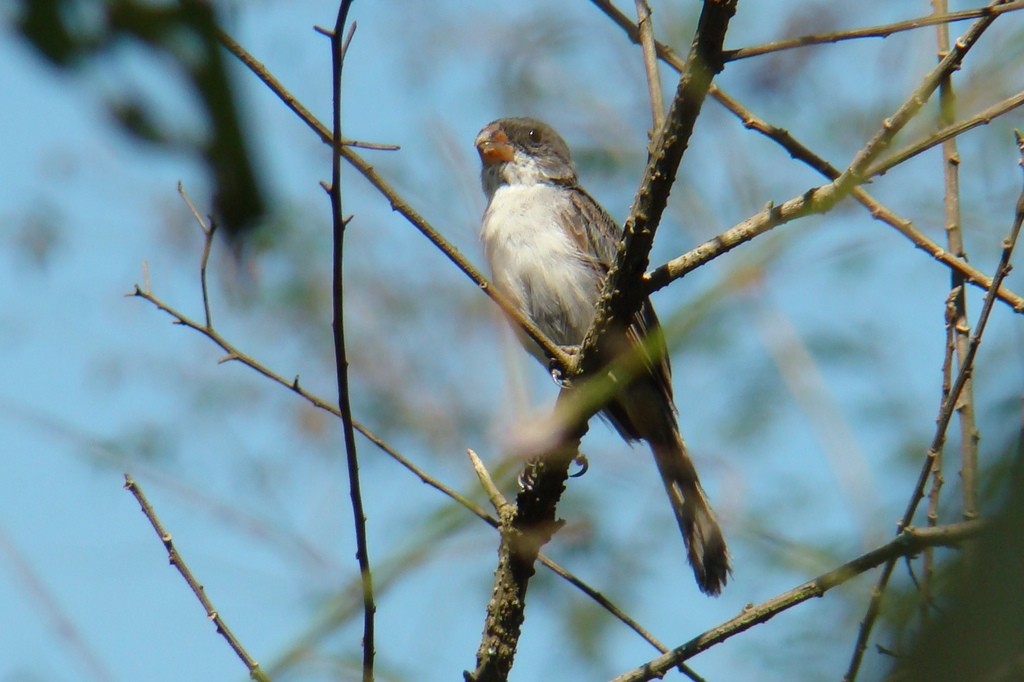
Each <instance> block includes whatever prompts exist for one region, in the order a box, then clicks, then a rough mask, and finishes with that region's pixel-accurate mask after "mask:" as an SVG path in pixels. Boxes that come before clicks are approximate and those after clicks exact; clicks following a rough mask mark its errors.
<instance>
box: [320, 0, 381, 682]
mask: <svg viewBox="0 0 1024 682" xmlns="http://www.w3.org/2000/svg"><path fill="white" fill-rule="evenodd" d="M351 8H352V0H340V3H339V4H338V14H337V17H336V19H335V22H334V30H333V31H331V32H329V33H328V37H329V38H330V41H331V84H332V87H331V102H332V106H331V112H332V122H331V132H332V134H331V143H332V144H331V147H332V150H333V153H332V154H331V185H330V187H329V194H330V198H331V232H332V235H331V237H332V239H331V241H332V244H333V249H332V258H331V261H332V266H333V277H332V286H331V290H332V296H331V298H332V308H333V315H334V323H333V325H332V328H333V331H334V366H335V372H336V376H335V379H336V381H337V386H338V407H339V409H340V411H341V424H342V429H343V431H344V434H345V464H346V468H347V470H348V487H349V498H350V499H351V502H352V522H353V525H354V526H355V534H356V561H357V562H358V564H359V579H360V582H361V583H362V595H363V639H362V649H363V674H362V677H363V682H372V681H373V658H374V655H375V654H376V651H375V646H374V641H375V638H374V631H375V621H374V614H375V613H376V611H377V606H376V604H375V603H374V599H373V572H372V570H371V568H370V550H369V546H368V543H367V539H366V512H365V511H364V509H363V493H362V489H361V486H360V484H359V456H358V453H357V452H356V435H355V429H354V426H353V423H352V404H351V400H350V396H349V382H348V355H347V354H346V351H345V280H344V254H345V227H346V225H347V224H348V220H346V219H345V217H344V212H343V210H342V196H341V150H342V149H344V146H343V145H342V137H341V76H342V71H343V70H344V66H345V52H346V50H347V48H348V45H349V41H350V40H351V39H352V35H353V32H354V30H355V27H356V26H355V24H352V27H351V29H350V31H349V34H348V36H344V35H343V34H344V32H345V26H346V22H347V20H348V13H349V10H350V9H351Z"/></svg>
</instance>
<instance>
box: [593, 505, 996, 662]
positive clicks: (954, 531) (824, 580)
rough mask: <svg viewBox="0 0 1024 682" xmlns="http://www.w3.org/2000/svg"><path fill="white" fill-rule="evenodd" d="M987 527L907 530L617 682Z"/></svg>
mask: <svg viewBox="0 0 1024 682" xmlns="http://www.w3.org/2000/svg"><path fill="white" fill-rule="evenodd" d="M985 527H986V526H985V524H984V523H983V522H981V521H964V522H961V523H954V524H949V525H946V526H938V527H936V528H911V527H907V528H904V529H903V531H902V532H901V533H900V534H899V535H897V536H896V537H895V538H894V539H892V540H890V541H889V542H887V543H886V544H884V545H881V546H880V547H877V548H875V549H873V550H871V551H870V552H867V553H865V554H862V555H861V556H859V557H857V558H856V559H854V560H852V561H849V562H847V563H845V564H843V565H842V566H839V567H837V568H834V569H832V570H831V571H828V572H827V573H822V574H821V575H819V576H818V577H817V578H814V579H812V580H808V581H807V582H805V583H803V584H802V585H798V586H797V587H794V588H793V589H791V590H789V591H787V592H784V593H782V594H780V595H778V596H776V597H772V598H771V599H769V600H768V601H765V602H762V603H761V604H759V605H757V606H748V607H746V608H744V609H743V612H742V613H740V615H738V616H736V617H735V618H732V619H730V620H727V621H726V622H724V623H722V624H721V625H718V626H717V627H714V628H712V629H710V630H708V631H707V632H704V633H703V634H701V635H699V636H697V637H695V638H693V639H691V640H690V641H689V642H686V643H685V644H683V645H681V646H679V647H676V648H675V649H672V651H670V652H668V653H667V654H665V655H663V656H659V657H658V658H655V659H653V660H651V661H648V662H647V663H645V664H644V665H642V666H640V667H639V668H636V669H635V670H631V671H629V672H627V673H624V674H622V675H619V676H618V677H616V678H614V679H613V680H612V682H645V681H646V680H652V679H655V678H660V677H662V676H663V675H664V674H665V673H667V672H668V671H670V670H671V669H672V668H674V667H675V666H676V665H678V664H679V663H681V662H683V661H686V660H688V659H690V658H693V657H694V656H696V655H697V654H699V653H701V652H702V651H706V650H707V649H710V648H711V647H712V646H715V645H716V644H720V643H721V642H724V641H725V640H727V639H729V638H730V637H733V636H735V635H738V634H739V633H741V632H743V631H744V630H748V629H750V628H752V627H753V626H755V625H758V624H760V623H764V622H765V621H767V620H770V619H771V618H773V617H775V616H777V615H778V614H780V613H782V612H783V611H786V610H787V609H790V608H792V607H794V606H796V605H797V604H801V603H803V602H805V601H807V600H808V599H812V598H814V597H821V596H823V595H824V594H825V593H826V592H828V591H829V590H831V589H832V588H834V587H837V586H839V585H842V584H843V583H845V582H846V581H848V580H850V579H851V578H855V577H857V576H858V575H860V574H862V573H864V572H866V571H869V570H871V569H872V568H874V567H876V566H878V565H879V564H881V563H883V562H885V561H891V560H895V559H898V558H899V557H902V556H909V555H912V554H916V553H917V552H920V551H921V550H922V549H923V548H925V547H938V546H941V547H955V546H957V545H959V544H961V543H963V542H964V541H965V540H968V539H970V538H973V537H975V536H976V535H978V534H979V533H980V532H982V531H983V530H984V529H985Z"/></svg>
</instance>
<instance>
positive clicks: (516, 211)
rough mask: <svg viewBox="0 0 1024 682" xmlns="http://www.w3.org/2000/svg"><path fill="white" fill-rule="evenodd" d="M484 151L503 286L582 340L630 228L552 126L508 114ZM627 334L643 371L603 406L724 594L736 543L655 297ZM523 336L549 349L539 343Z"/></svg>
mask: <svg viewBox="0 0 1024 682" xmlns="http://www.w3.org/2000/svg"><path fill="white" fill-rule="evenodd" d="M476 148H477V151H478V152H479V153H480V160H481V162H482V163H483V171H482V173H481V177H482V181H483V188H484V193H485V194H486V195H487V200H488V203H487V210H486V211H485V213H484V218H483V225H482V227H481V238H482V240H483V245H484V251H485V253H486V256H487V260H488V262H489V263H490V266H491V271H492V273H493V279H494V285H495V286H496V287H497V288H498V290H499V291H501V293H503V294H504V295H505V296H506V297H508V298H509V299H510V300H511V302H512V303H513V304H514V305H515V306H516V307H517V308H518V309H519V310H520V311H521V312H522V313H523V315H525V316H526V317H528V318H529V319H530V320H532V321H533V322H534V324H536V325H537V327H538V328H540V330H541V331H543V332H544V333H545V334H546V335H547V336H548V337H549V338H550V339H551V340H552V341H554V342H555V343H556V344H559V345H561V346H566V347H578V346H579V345H580V344H581V343H582V342H583V337H584V335H585V334H586V333H587V330H588V329H589V327H590V324H591V322H592V321H593V319H594V315H595V312H596V308H595V306H596V303H597V300H598V297H599V296H600V294H601V289H602V287H603V286H604V280H605V277H606V276H607V274H608V269H609V267H610V266H611V263H612V262H613V260H614V259H615V253H616V247H617V245H618V242H619V240H620V238H621V234H622V231H621V229H620V228H619V226H618V225H617V224H616V223H615V221H614V220H613V219H612V217H611V216H610V215H608V213H607V211H605V210H604V209H603V208H601V206H600V205H599V204H598V203H597V202H596V201H594V199H593V197H591V196H590V195H589V194H587V192H586V191H584V190H583V188H582V187H580V185H579V179H578V177H577V174H576V167H575V166H574V165H573V162H572V158H571V157H570V154H569V147H568V145H566V143H565V141H564V140H563V139H562V138H561V137H560V136H559V135H558V133H556V132H555V131H554V129H553V128H551V126H549V125H547V124H546V123H543V122H541V121H538V120H536V119H532V118H503V119H499V120H497V121H494V122H493V123H490V124H488V125H487V126H486V127H485V128H484V129H483V130H481V131H480V134H479V135H478V136H477V138H476ZM620 331H621V333H622V337H623V339H624V341H623V343H620V344H619V347H620V348H621V347H623V346H625V347H627V348H629V349H630V351H631V352H635V353H639V354H640V359H641V360H642V363H641V370H640V371H639V372H638V373H637V376H635V377H633V378H632V379H631V380H630V381H629V382H627V383H626V385H625V386H624V387H623V388H622V390H620V391H619V392H618V393H617V394H616V396H615V397H614V398H613V399H612V401H611V402H609V403H608V404H607V405H606V406H605V407H604V408H603V410H602V415H603V416H604V417H606V418H607V419H608V420H609V421H610V422H611V423H612V425H613V426H614V427H615V429H616V430H617V431H618V432H619V434H620V435H621V436H622V437H623V438H624V439H625V440H626V441H628V442H635V441H638V440H643V441H646V442H647V443H648V444H649V445H650V447H651V451H652V452H653V453H654V460H655V462H657V465H658V471H659V472H660V473H661V479H662V481H663V482H664V484H665V491H666V492H667V493H668V497H669V500H670V502H671V503H672V511H673V512H674V514H675V517H676V521H677V522H678V524H679V529H680V531H681V532H682V534H683V540H684V541H685V543H686V550H687V556H688V558H689V561H690V565H691V566H692V567H693V573H694V575H695V577H696V578H697V585H698V586H699V587H700V589H701V591H703V592H704V593H706V594H710V595H717V594H718V593H719V592H721V590H722V587H723V586H724V585H725V582H726V580H727V579H728V577H729V572H730V570H731V569H730V567H729V551H728V549H727V548H726V545H725V538H724V536H723V535H722V530H721V528H720V527H719V525H718V521H717V519H716V518H715V513H714V512H713V511H712V509H711V505H710V504H709V502H708V499H707V495H706V494H705V493H704V489H703V488H701V485H700V479H699V478H698V476H697V469H696V467H695V466H694V464H693V460H692V459H690V456H689V454H687V451H686V445H685V443H684V442H683V439H682V437H681V436H680V434H679V426H678V424H677V422H676V407H675V402H674V400H673V396H672V382H671V368H670V367H669V359H668V349H667V348H666V345H665V340H664V337H663V335H662V334H661V329H660V325H659V324H658V318H657V316H656V315H655V314H654V308H653V307H652V306H651V302H650V300H649V299H648V298H646V297H645V298H644V300H643V305H641V307H640V310H639V311H638V312H637V314H636V316H635V317H634V318H633V319H632V320H631V321H630V324H629V325H628V326H627V328H625V329H623V330H620ZM520 336H521V338H524V339H525V337H524V336H522V335H520ZM524 343H525V345H526V346H527V349H528V350H529V351H530V352H531V353H533V354H534V355H537V356H538V357H539V358H543V357H544V354H543V353H542V352H541V351H540V349H539V348H538V347H537V345H536V344H535V343H533V342H532V341H530V340H529V339H525V341H524ZM610 345H611V346H612V347H614V346H615V344H614V343H612V344H610Z"/></svg>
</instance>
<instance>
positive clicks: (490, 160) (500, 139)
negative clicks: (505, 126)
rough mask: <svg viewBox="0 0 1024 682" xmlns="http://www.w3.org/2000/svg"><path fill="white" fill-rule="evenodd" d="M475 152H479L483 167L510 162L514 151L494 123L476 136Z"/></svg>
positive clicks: (503, 132)
mask: <svg viewBox="0 0 1024 682" xmlns="http://www.w3.org/2000/svg"><path fill="white" fill-rule="evenodd" d="M476 150H477V151H478V152H480V160H481V161H483V164H484V165H485V166H493V165H494V164H496V163H503V162H506V161H511V160H512V159H513V158H514V157H515V149H514V148H513V147H512V143H511V142H509V141H508V136H507V135H506V134H505V131H504V130H502V129H501V127H500V126H498V125H497V124H495V123H492V124H491V125H489V126H487V127H486V128H484V129H483V130H481V131H480V134H479V135H477V137H476Z"/></svg>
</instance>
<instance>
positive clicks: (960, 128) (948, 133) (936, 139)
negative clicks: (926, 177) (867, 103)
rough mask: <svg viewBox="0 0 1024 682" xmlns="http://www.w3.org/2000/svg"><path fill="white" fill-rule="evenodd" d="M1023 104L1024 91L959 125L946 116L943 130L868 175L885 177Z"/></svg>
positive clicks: (879, 164) (880, 163)
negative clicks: (909, 161) (911, 159)
mask: <svg viewBox="0 0 1024 682" xmlns="http://www.w3.org/2000/svg"><path fill="white" fill-rule="evenodd" d="M940 100H941V93H940ZM1022 104H1024V91H1021V92H1018V93H1017V94H1016V95H1011V96H1010V97H1007V98H1006V99H1004V100H1002V101H1001V102H996V103H995V104H993V105H992V106H990V107H988V108H986V109H983V110H982V111H979V112H978V113H976V114H975V115H974V116H971V117H970V118H965V119H964V120H962V121H960V122H959V123H953V118H952V117H949V118H948V119H947V118H946V117H945V116H943V117H942V119H941V120H940V123H941V124H942V126H943V127H942V128H940V129H938V130H936V131H935V132H934V133H931V134H929V135H926V136H925V137H923V138H922V139H920V140H918V141H917V142H912V143H911V144H908V145H907V146H906V147H903V148H901V149H898V150H897V151H895V152H893V153H892V154H888V155H886V157H885V158H884V159H882V160H880V161H878V162H877V163H873V164H871V166H870V167H869V168H868V171H867V173H868V175H870V176H875V175H884V174H885V173H886V172H888V171H889V169H890V168H893V167H894V166H898V165H899V164H901V163H903V162H904V161H906V160H907V159H910V158H913V157H915V156H917V155H918V154H920V153H921V152H924V151H927V150H929V149H931V148H932V147H935V146H938V145H940V144H941V145H945V144H946V143H947V142H949V141H951V140H953V139H954V138H956V137H958V136H960V135H961V134H963V133H965V132H967V131H968V130H973V129H974V128H977V127H979V126H983V125H988V124H989V123H991V122H992V121H994V120H995V119H996V118H998V117H1000V116H1002V115H1003V114H1005V113H1007V112H1010V111H1013V110H1014V109H1016V108H1017V107H1019V106H1021V105H1022ZM940 106H941V105H940Z"/></svg>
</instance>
